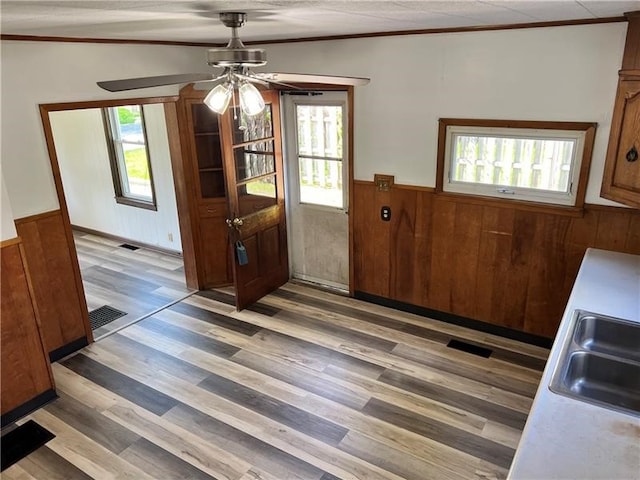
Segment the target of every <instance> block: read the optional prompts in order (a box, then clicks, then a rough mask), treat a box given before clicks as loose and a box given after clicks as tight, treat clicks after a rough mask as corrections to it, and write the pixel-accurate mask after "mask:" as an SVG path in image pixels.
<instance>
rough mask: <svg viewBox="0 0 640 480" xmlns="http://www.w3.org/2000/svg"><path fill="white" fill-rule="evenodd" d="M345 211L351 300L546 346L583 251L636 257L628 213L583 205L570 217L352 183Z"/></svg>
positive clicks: (637, 230)
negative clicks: (497, 330) (479, 325)
mask: <svg viewBox="0 0 640 480" xmlns="http://www.w3.org/2000/svg"><path fill="white" fill-rule="evenodd" d="M382 206H388V207H390V208H391V220H390V221H388V222H385V221H382V220H381V218H380V209H381V207H382ZM351 211H352V214H353V215H354V230H353V238H354V255H353V263H354V290H355V291H356V294H357V293H358V292H362V293H365V294H369V295H374V296H377V297H383V298H385V299H390V300H394V301H397V302H402V303H405V304H410V305H415V306H418V307H424V308H426V309H430V310H435V311H438V312H443V313H445V314H453V315H456V316H460V317H465V318H468V319H473V320H478V321H481V322H485V323H488V324H492V325H496V326H500V327H507V328H509V329H513V330H516V331H521V332H526V333H528V334H533V335H538V336H542V337H548V338H551V337H553V336H554V335H555V332H556V329H557V327H558V325H559V323H560V319H561V317H562V314H563V311H564V308H565V305H566V303H567V300H568V298H569V293H570V291H571V287H572V285H573V282H574V280H575V278H576V275H577V273H578V269H579V267H580V262H581V261H582V257H583V255H584V253H585V251H586V249H587V248H589V247H594V248H602V249H605V250H613V251H618V252H625V253H633V254H640V211H639V210H633V209H626V208H617V207H605V206H599V205H589V204H587V205H585V207H584V211H583V212H582V215H579V214H576V212H572V214H569V215H568V214H567V213H564V212H562V211H560V210H559V211H558V212H554V211H553V209H551V208H545V209H541V210H536V209H532V208H530V207H527V206H523V205H517V204H513V205H511V204H508V203H507V202H500V203H498V202H496V201H486V202H485V201H482V200H479V199H478V198H477V197H476V198H465V197H462V196H453V195H446V194H436V193H434V192H433V190H432V189H428V188H420V187H407V186H398V185H394V186H393V187H392V188H391V190H390V191H389V192H379V191H378V190H377V189H376V187H375V185H374V183H373V182H366V181H356V182H354V202H353V208H352V210H351Z"/></svg>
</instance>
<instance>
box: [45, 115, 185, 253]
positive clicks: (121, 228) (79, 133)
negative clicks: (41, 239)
mask: <svg viewBox="0 0 640 480" xmlns="http://www.w3.org/2000/svg"><path fill="white" fill-rule="evenodd" d="M143 109H144V117H145V125H146V132H147V142H148V148H149V158H150V162H151V170H152V173H153V183H154V186H155V194H156V205H157V211H153V210H146V209H142V208H138V207H132V206H129V205H121V204H118V203H116V201H115V199H114V188H113V180H112V176H111V168H110V164H109V153H108V149H107V142H106V138H105V132H104V125H103V120H102V113H101V110H100V109H96V108H94V109H85V110H68V111H61V112H52V113H51V114H50V118H51V126H52V129H53V135H54V140H55V146H56V154H57V156H58V163H59V165H60V172H61V175H62V184H63V187H64V191H65V198H66V200H67V206H68V209H69V217H70V218H71V223H72V224H73V225H77V226H80V227H85V228H90V229H92V230H97V231H100V232H104V233H110V234H112V235H117V236H119V237H123V238H127V239H129V240H132V241H136V240H137V241H139V242H143V243H146V244H149V245H155V246H158V247H162V248H166V249H170V250H175V251H181V244H180V233H179V226H178V212H177V208H176V200H175V190H174V186H173V175H172V172H171V156H170V154H169V144H168V140H167V129H166V123H165V117H164V108H163V106H162V104H152V105H145V106H144V107H143ZM169 235H171V236H172V238H173V240H169Z"/></svg>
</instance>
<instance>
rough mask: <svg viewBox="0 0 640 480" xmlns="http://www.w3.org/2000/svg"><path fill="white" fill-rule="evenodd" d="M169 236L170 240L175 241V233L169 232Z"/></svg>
mask: <svg viewBox="0 0 640 480" xmlns="http://www.w3.org/2000/svg"><path fill="white" fill-rule="evenodd" d="M167 236H168V237H169V241H170V242H173V233H171V232H169V235H167Z"/></svg>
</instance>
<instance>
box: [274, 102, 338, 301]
mask: <svg viewBox="0 0 640 480" xmlns="http://www.w3.org/2000/svg"><path fill="white" fill-rule="evenodd" d="M295 93H296V92H294V94H293V95H291V94H286V95H284V97H283V98H284V100H283V118H284V125H285V128H284V132H285V159H286V164H287V181H288V190H287V194H288V199H287V207H288V229H289V253H290V259H291V276H292V277H293V278H298V279H300V280H304V281H308V282H312V283H316V284H320V285H323V286H326V287H331V288H335V289H339V290H344V291H346V290H348V289H349V218H348V216H347V212H348V208H349V205H348V199H349V195H348V191H347V187H348V185H349V173H348V172H349V169H348V162H349V159H348V151H349V142H350V139H349V138H348V132H349V125H348V122H349V112H348V93H347V92H346V91H322V92H319V91H318V92H313V95H299V94H295Z"/></svg>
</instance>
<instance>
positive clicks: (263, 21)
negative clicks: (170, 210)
mask: <svg viewBox="0 0 640 480" xmlns="http://www.w3.org/2000/svg"><path fill="white" fill-rule="evenodd" d="M635 10H640V0H626V1H617V0H597V1H596V0H464V1H463V0H448V1H446V0H445V1H437V0H401V1H387V0H302V1H294V0H250V1H249V0H226V1H217V0H213V1H206V0H1V3H0V14H1V23H0V26H1V31H2V33H3V34H17V35H39V36H61V37H83V38H104V39H138V40H160V41H181V42H207V43H225V42H226V40H227V39H228V36H229V31H228V29H227V28H226V27H224V26H223V25H221V24H220V22H219V21H218V12H223V11H235V12H247V13H248V21H247V24H246V25H245V26H244V27H243V29H242V31H241V37H242V38H243V39H244V40H247V41H260V40H278V39H294V38H303V37H324V36H332V35H352V34H364V33H375V32H389V31H399V30H421V29H431V28H446V27H471V26H486V25H501V24H515V23H532V22H547V21H557V20H579V19H596V18H603V17H616V16H620V15H622V14H623V13H624V12H629V11H635Z"/></svg>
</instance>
